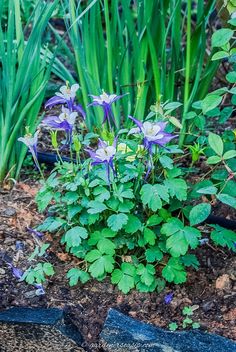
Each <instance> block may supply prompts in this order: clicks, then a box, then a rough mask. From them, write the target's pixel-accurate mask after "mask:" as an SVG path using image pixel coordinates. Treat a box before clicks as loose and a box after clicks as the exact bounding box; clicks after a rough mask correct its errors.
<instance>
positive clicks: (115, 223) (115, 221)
mask: <svg viewBox="0 0 236 352" xmlns="http://www.w3.org/2000/svg"><path fill="white" fill-rule="evenodd" d="M128 219H129V218H128V216H127V215H126V214H123V213H120V214H113V215H111V216H109V218H108V219H107V224H108V226H109V227H110V228H111V229H112V230H113V231H119V230H121V229H122V228H123V227H124V226H125V225H126V224H127V222H128Z"/></svg>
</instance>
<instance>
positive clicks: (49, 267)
mask: <svg viewBox="0 0 236 352" xmlns="http://www.w3.org/2000/svg"><path fill="white" fill-rule="evenodd" d="M43 271H44V273H45V275H47V276H52V275H53V274H55V271H54V269H53V265H52V264H51V263H44V264H43Z"/></svg>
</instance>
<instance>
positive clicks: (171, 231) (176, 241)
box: [161, 218, 201, 257]
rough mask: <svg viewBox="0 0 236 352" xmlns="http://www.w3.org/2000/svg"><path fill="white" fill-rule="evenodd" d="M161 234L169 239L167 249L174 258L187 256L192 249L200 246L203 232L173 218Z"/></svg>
mask: <svg viewBox="0 0 236 352" xmlns="http://www.w3.org/2000/svg"><path fill="white" fill-rule="evenodd" d="M161 233H162V234H164V235H166V236H167V237H168V239H167V241H166V248H167V250H169V252H170V254H171V255H172V256H173V257H179V256H181V255H185V254H186V253H187V251H188V249H189V247H190V248H192V249H195V248H196V247H197V246H198V245H199V238H200V237H201V232H200V231H198V230H197V229H195V228H193V227H189V226H184V224H183V223H182V221H180V220H179V219H175V218H172V219H170V220H169V221H168V222H167V223H166V224H164V225H163V226H162V228H161Z"/></svg>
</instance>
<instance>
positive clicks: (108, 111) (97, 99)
mask: <svg viewBox="0 0 236 352" xmlns="http://www.w3.org/2000/svg"><path fill="white" fill-rule="evenodd" d="M125 95H126V94H123V95H116V94H107V93H105V92H104V91H103V93H102V94H101V95H92V94H90V96H91V97H92V98H93V102H92V103H91V104H89V105H88V106H101V107H102V108H103V111H104V118H103V122H102V123H103V124H104V123H105V122H106V121H107V122H108V126H109V128H110V129H111V125H112V122H113V124H114V126H115V127H116V122H115V118H114V115H113V112H112V108H111V105H112V104H113V103H114V102H115V101H116V100H118V99H121V98H123V96H125Z"/></svg>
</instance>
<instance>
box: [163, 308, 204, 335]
mask: <svg viewBox="0 0 236 352" xmlns="http://www.w3.org/2000/svg"><path fill="white" fill-rule="evenodd" d="M193 314H194V311H193V308H192V307H184V308H183V310H182V328H183V329H187V328H192V329H199V328H200V324H199V323H197V322H194V321H193V319H191V318H190V317H191V316H192V315H193ZM178 328H179V325H178V324H177V323H170V324H169V330H170V331H176V330H177V329H178Z"/></svg>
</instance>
